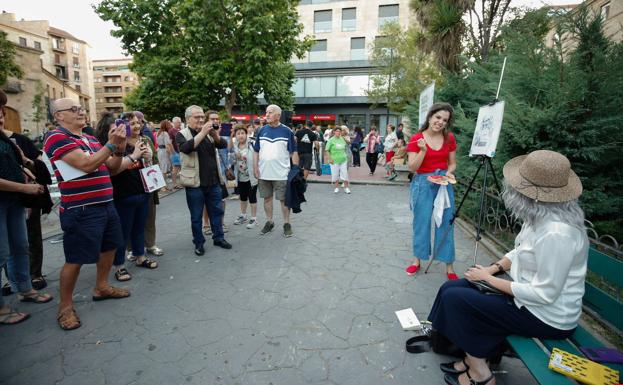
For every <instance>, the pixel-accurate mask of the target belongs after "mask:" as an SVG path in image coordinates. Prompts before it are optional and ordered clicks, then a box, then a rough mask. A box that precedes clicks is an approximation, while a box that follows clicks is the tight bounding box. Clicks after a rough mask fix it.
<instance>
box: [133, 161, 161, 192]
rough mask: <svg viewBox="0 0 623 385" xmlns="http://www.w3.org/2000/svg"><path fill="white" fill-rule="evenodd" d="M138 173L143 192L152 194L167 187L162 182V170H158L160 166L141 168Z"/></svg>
mask: <svg viewBox="0 0 623 385" xmlns="http://www.w3.org/2000/svg"><path fill="white" fill-rule="evenodd" d="M139 172H140V174H141V181H142V182H143V187H144V188H145V192H148V193H150V192H154V191H156V190H158V189H161V188H163V187H165V186H166V185H167V183H166V182H165V180H164V175H163V174H162V170H160V166H158V165H157V164H155V165H153V166H149V167H145V168H142V169H140V170H139Z"/></svg>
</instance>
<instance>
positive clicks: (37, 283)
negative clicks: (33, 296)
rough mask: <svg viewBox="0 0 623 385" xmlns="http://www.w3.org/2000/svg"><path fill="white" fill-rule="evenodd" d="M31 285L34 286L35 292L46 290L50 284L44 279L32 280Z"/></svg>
mask: <svg viewBox="0 0 623 385" xmlns="http://www.w3.org/2000/svg"><path fill="white" fill-rule="evenodd" d="M30 283H31V284H32V288H33V289H35V290H41V289H45V288H46V287H47V286H48V283H47V282H46V281H45V278H43V277H37V278H33V279H32V280H30Z"/></svg>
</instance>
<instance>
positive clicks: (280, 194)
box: [258, 179, 288, 201]
mask: <svg viewBox="0 0 623 385" xmlns="http://www.w3.org/2000/svg"><path fill="white" fill-rule="evenodd" d="M286 183H288V181H287V180H264V179H260V180H259V187H258V190H259V191H260V198H270V197H272V196H273V193H274V196H275V199H277V200H279V201H284V200H285V199H286Z"/></svg>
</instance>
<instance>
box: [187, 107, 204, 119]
mask: <svg viewBox="0 0 623 385" xmlns="http://www.w3.org/2000/svg"><path fill="white" fill-rule="evenodd" d="M194 110H201V111H203V108H201V107H199V106H196V105H194V104H193V105H192V106H189V107H188V108H187V109H186V112H184V116H185V117H186V120H188V118H190V117H191V116H192V114H193V111H194Z"/></svg>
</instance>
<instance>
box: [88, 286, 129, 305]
mask: <svg viewBox="0 0 623 385" xmlns="http://www.w3.org/2000/svg"><path fill="white" fill-rule="evenodd" d="M129 296H130V291H129V290H128V289H122V288H120V287H114V286H109V287H108V289H107V290H106V292H105V293H101V292H100V294H99V295H96V294H93V297H92V298H93V301H104V300H107V299H121V298H127V297H129Z"/></svg>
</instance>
